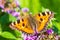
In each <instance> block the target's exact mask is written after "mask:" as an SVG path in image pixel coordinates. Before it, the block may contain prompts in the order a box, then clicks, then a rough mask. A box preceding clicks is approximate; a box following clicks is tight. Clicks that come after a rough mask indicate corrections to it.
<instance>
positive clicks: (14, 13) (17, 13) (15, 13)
mask: <svg viewBox="0 0 60 40" xmlns="http://www.w3.org/2000/svg"><path fill="white" fill-rule="evenodd" d="M11 14H12V15H13V16H15V17H18V16H19V15H20V12H12V13H11Z"/></svg>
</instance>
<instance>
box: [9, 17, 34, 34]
mask: <svg viewBox="0 0 60 40" xmlns="http://www.w3.org/2000/svg"><path fill="white" fill-rule="evenodd" d="M28 21H29V20H28V18H27V17H23V18H22V19H20V20H17V21H16V22H13V23H12V24H11V25H10V27H13V28H15V29H18V30H20V31H22V32H26V33H27V34H33V33H34V30H33V29H32V28H31V26H30V24H29V22H28Z"/></svg>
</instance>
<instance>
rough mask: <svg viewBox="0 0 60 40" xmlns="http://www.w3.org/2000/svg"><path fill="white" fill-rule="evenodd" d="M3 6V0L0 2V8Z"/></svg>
mask: <svg viewBox="0 0 60 40" xmlns="http://www.w3.org/2000/svg"><path fill="white" fill-rule="evenodd" d="M4 4H5V1H4V0H0V8H4Z"/></svg>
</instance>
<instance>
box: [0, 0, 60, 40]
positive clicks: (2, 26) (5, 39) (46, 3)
mask: <svg viewBox="0 0 60 40" xmlns="http://www.w3.org/2000/svg"><path fill="white" fill-rule="evenodd" d="M10 1H11V0H10ZM18 1H19V2H20V7H21V8H25V7H26V8H29V9H30V12H32V13H33V14H35V13H38V12H42V11H45V9H49V10H50V11H52V12H54V18H55V20H53V21H52V25H53V26H52V27H53V28H54V30H55V32H56V33H58V34H60V0H18ZM1 14H2V15H1ZM15 20H16V18H15V17H13V16H12V15H10V14H8V13H5V12H1V10H0V40H23V38H22V37H21V33H20V32H19V31H16V30H11V29H10V27H9V23H10V22H11V21H15Z"/></svg>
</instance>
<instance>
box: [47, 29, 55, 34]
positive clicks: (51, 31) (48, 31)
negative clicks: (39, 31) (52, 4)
mask: <svg viewBox="0 0 60 40" xmlns="http://www.w3.org/2000/svg"><path fill="white" fill-rule="evenodd" d="M46 32H47V33H48V34H52V33H53V32H54V31H53V30H52V29H49V30H47V31H46Z"/></svg>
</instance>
